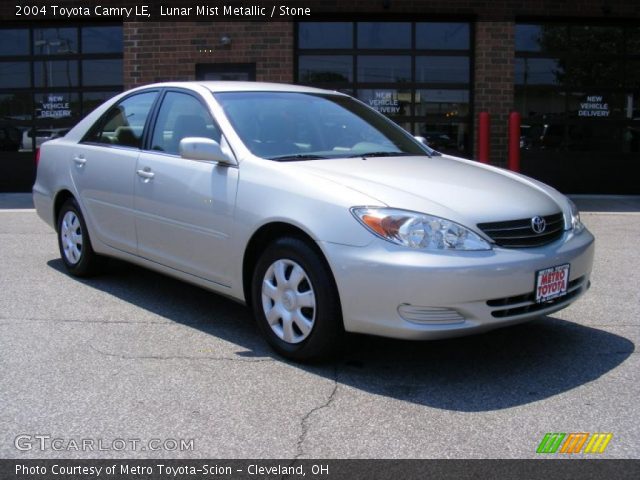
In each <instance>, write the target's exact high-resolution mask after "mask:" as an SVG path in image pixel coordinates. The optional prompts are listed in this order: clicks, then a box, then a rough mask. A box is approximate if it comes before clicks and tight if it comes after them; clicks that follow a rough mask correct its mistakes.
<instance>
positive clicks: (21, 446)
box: [13, 433, 195, 452]
mask: <svg viewBox="0 0 640 480" xmlns="http://www.w3.org/2000/svg"><path fill="white" fill-rule="evenodd" d="M13 444H14V446H15V447H16V449H17V450H20V451H22V452H28V451H30V450H41V451H46V450H53V451H55V452H61V451H62V452H71V451H75V452H109V451H114V452H122V451H129V452H136V451H143V452H144V451H151V452H155V451H169V452H189V451H193V450H194V448H195V445H194V444H195V441H194V439H193V438H190V439H184V438H180V439H176V438H165V439H161V438H152V439H149V440H142V439H140V438H114V439H109V440H107V439H104V438H59V437H52V436H51V435H41V434H40V435H30V434H26V433H23V434H20V435H18V436H17V437H16V438H15V439H14V441H13Z"/></svg>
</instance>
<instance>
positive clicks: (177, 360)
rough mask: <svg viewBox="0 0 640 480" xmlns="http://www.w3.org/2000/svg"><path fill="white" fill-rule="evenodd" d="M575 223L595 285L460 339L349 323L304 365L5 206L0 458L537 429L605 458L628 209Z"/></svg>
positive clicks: (252, 453) (483, 437)
mask: <svg viewBox="0 0 640 480" xmlns="http://www.w3.org/2000/svg"><path fill="white" fill-rule="evenodd" d="M18 203H19V202H18ZM18 206H19V207H23V206H24V205H18ZM27 207H28V205H27ZM609 210H611V209H609ZM583 220H584V222H585V223H586V224H587V226H588V228H589V229H590V230H591V231H592V232H593V233H594V235H595V236H596V239H597V245H596V260H595V266H594V272H593V276H592V288H591V290H590V291H589V292H588V293H587V294H586V295H585V296H584V297H583V298H582V299H581V300H580V301H579V302H577V303H576V304H574V305H573V306H571V307H569V308H568V309H565V310H563V311H561V312H558V313H555V314H553V315H551V316H548V317H543V318H541V319H539V320H537V321H534V322H531V323H527V324H524V325H520V326H515V327H511V328H507V329H502V330H498V331H494V332H490V333H487V334H484V335H479V336H475V337H467V338H462V339H454V340H446V341H436V342H417V343H412V342H402V341H394V340H386V339H380V338H373V337H365V336H353V337H352V338H351V339H350V341H349V347H348V351H347V352H346V353H345V355H344V356H342V357H341V358H339V359H337V360H336V361H335V362H333V363H330V364H325V365H316V366H304V365H297V364H293V363H290V362H287V361H284V360H282V359H280V358H278V357H277V356H275V355H274V354H273V353H272V352H271V350H269V348H268V347H267V346H266V344H265V343H264V342H263V341H262V339H261V338H260V336H259V335H258V331H257V329H256V327H255V325H254V324H253V322H252V320H251V318H250V315H249V314H248V312H247V311H246V309H245V308H244V307H243V306H241V305H238V304H236V303H234V302H232V301H230V300H227V299H224V298H222V297H219V296H217V295H215V294H213V293H210V292H207V291H205V290H202V289H200V288H197V287H194V286H191V285H188V284H185V283H182V282H180V281H177V280H173V279H171V278H168V277H165V276H162V275H159V274H156V273H153V272H150V271H147V270H144V269H141V268H138V267H134V266H131V265H128V264H125V263H122V262H117V261H112V262H110V263H109V265H108V268H107V271H106V273H105V274H104V275H102V276H99V277H96V278H93V279H89V280H78V279H75V278H72V277H70V276H68V275H67V274H65V273H64V271H63V265H62V262H61V260H60V259H59V255H58V250H57V244H56V237H55V234H54V232H53V231H52V230H51V229H50V228H49V227H48V226H47V225H45V224H44V223H43V222H42V221H40V220H39V218H37V216H36V214H35V212H33V211H31V210H29V209H28V208H26V209H22V208H21V209H19V210H0V266H1V267H0V272H1V273H0V369H1V374H0V405H2V408H1V409H0V457H3V458H56V457H64V458H102V457H113V458H162V457H164V458H168V457H171V458H293V457H296V458H306V457H311V458H533V457H536V453H535V450H536V448H537V446H538V444H539V443H540V441H541V440H542V438H543V436H544V435H545V433H547V432H591V433H593V432H611V433H612V434H613V437H612V440H611V441H610V443H609V445H608V447H607V449H606V451H605V453H603V454H601V455H600V457H601V458H638V457H639V456H640V455H639V452H640V449H639V447H640V423H639V422H638V418H640V402H639V401H638V398H640V362H639V361H638V354H637V351H636V344H637V343H638V342H639V341H640V328H639V327H640V289H638V285H640V250H639V249H638V243H637V242H638V240H637V239H638V238H640V213H639V212H638V211H637V210H636V209H634V208H633V207H630V208H628V209H626V211H625V212H624V213H616V212H615V211H613V212H611V211H609V212H607V211H605V209H602V211H600V212H595V213H586V214H584V215H583ZM532 275H533V274H532ZM532 278H533V277H532ZM19 436H21V437H20V440H19V441H16V437H19ZM36 436H44V437H49V439H48V440H46V439H45V440H40V439H36ZM52 439H57V440H59V441H58V442H56V447H57V449H53V448H52V445H51V440H52ZM117 439H119V440H122V441H123V442H126V443H127V448H125V449H124V450H121V449H120V448H119V447H120V446H121V445H122V444H121V443H118V442H114V440H117ZM151 439H157V440H159V441H160V444H161V445H162V448H159V449H153V448H150V447H151V446H150V444H149V440H151ZM84 440H89V441H93V442H94V443H93V444H92V445H94V448H93V449H90V448H82V445H81V443H82V441H84ZM135 440H138V441H139V442H138V443H137V448H135V449H134V448H132V447H131V445H132V444H133V443H136V442H135ZM167 440H176V441H177V442H178V445H179V442H180V441H182V440H184V441H185V443H186V445H187V446H189V445H190V446H191V448H187V449H184V450H181V449H179V448H177V449H175V448H172V447H173V446H174V444H173V443H171V442H168V443H167ZM132 441H133V442H132ZM41 442H43V443H44V446H45V448H44V449H43V448H41V447H42V445H43V444H42V443H41ZM98 442H101V443H100V444H101V445H102V447H103V449H102V450H97V449H96V447H97V446H98V445H99V443H98ZM16 443H18V445H20V447H21V448H20V449H19V448H17V447H16ZM78 443H79V444H80V445H79V446H78V447H79V448H77V449H76V448H74V444H78ZM87 445H88V444H86V445H85V447H86V446H87ZM155 445H156V446H158V444H157V443H156V444H155ZM47 447H48V448H47ZM104 448H107V449H106V450H105V449H104ZM585 456H586V455H585Z"/></svg>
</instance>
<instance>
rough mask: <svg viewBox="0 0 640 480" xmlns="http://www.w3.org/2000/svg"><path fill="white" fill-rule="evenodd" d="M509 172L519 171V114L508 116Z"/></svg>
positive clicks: (514, 113) (512, 113)
mask: <svg viewBox="0 0 640 480" xmlns="http://www.w3.org/2000/svg"><path fill="white" fill-rule="evenodd" d="M508 166H509V170H511V171H514V172H519V171H520V114H519V113H518V112H511V113H510V114H509V160H508Z"/></svg>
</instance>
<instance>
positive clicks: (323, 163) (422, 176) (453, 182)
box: [289, 155, 566, 225]
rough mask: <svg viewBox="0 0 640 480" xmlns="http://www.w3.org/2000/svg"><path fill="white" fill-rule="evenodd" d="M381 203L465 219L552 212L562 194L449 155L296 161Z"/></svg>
mask: <svg viewBox="0 0 640 480" xmlns="http://www.w3.org/2000/svg"><path fill="white" fill-rule="evenodd" d="M289 165H295V167H294V168H296V169H300V170H302V171H304V172H306V173H308V174H312V175H316V176H320V177H323V178H325V179H328V180H331V181H333V182H336V183H339V184H341V185H343V186H346V187H349V188H351V189H354V190H357V191H359V192H361V193H364V194H365V195H367V196H369V197H371V198H372V199H375V200H377V201H378V202H381V203H382V204H384V205H386V206H389V207H393V208H401V209H407V210H413V211H418V212H422V213H428V214H432V215H438V216H441V217H444V218H448V219H450V220H454V221H457V222H460V223H463V224H466V225H474V224H477V223H482V222H496V221H503V220H514V219H520V218H529V217H533V216H536V215H550V214H554V213H558V212H559V211H561V210H563V208H566V206H565V205H562V203H560V202H559V200H560V198H559V197H562V195H560V194H559V193H558V192H557V191H555V190H553V189H552V188H550V187H547V186H546V185H543V184H541V183H539V182H536V181H534V180H531V179H528V178H527V177H524V176H521V175H517V174H514V173H512V172H509V171H506V170H502V169H499V168H495V167H490V166H487V165H483V164H479V163H477V162H473V161H469V160H465V159H461V158H457V157H451V156H447V155H442V156H434V157H423V156H415V157H413V156H412V157H374V158H343V159H329V160H312V161H305V162H292V163H290V164H289Z"/></svg>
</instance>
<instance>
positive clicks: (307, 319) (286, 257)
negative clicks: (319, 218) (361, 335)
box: [251, 237, 344, 362]
mask: <svg viewBox="0 0 640 480" xmlns="http://www.w3.org/2000/svg"><path fill="white" fill-rule="evenodd" d="M251 297H252V298H251V299H252V306H253V312H254V316H255V318H256V321H257V322H258V327H259V328H260V330H261V332H262V334H263V335H264V336H265V338H266V340H267V342H268V343H269V345H271V347H273V349H274V350H275V351H276V352H277V353H279V354H280V355H282V356H283V357H286V358H290V359H292V360H296V361H303V362H305V361H306V362H308V361H319V360H326V359H328V358H330V357H332V356H334V355H335V354H336V353H337V352H338V350H339V347H340V346H341V345H342V341H343V338H344V327H343V323H342V314H341V311H342V310H341V307H340V298H339V296H338V290H337V288H336V285H335V281H334V279H333V275H332V274H331V271H330V269H329V267H328V265H327V264H326V263H325V262H324V260H323V259H322V258H321V257H320V256H319V254H318V253H317V252H316V251H315V250H314V249H313V248H311V247H310V246H309V245H308V244H307V243H306V242H305V241H303V240H301V239H298V238H292V237H285V238H280V239H278V240H276V241H275V242H273V243H272V244H270V245H269V246H268V247H267V248H266V249H265V251H264V252H263V254H262V255H261V257H260V259H259V260H258V262H257V264H256V267H255V269H254V272H253V278H252V282H251Z"/></svg>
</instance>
